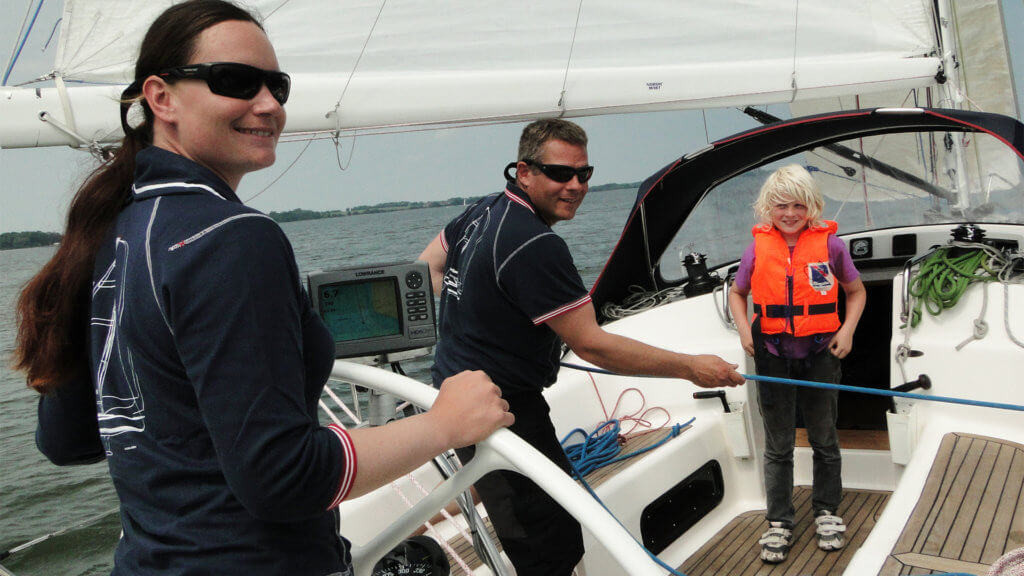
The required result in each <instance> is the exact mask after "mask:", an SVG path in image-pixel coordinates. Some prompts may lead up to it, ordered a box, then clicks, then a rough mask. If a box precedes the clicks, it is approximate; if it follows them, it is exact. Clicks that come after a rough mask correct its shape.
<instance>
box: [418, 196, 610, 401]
mask: <svg viewBox="0 0 1024 576" xmlns="http://www.w3.org/2000/svg"><path fill="white" fill-rule="evenodd" d="M440 239H441V245H442V247H443V248H444V249H445V251H446V252H447V258H446V261H445V271H444V281H443V286H442V290H441V312H440V321H439V323H438V324H439V339H438V344H437V347H436V348H435V351H434V367H433V369H432V370H431V374H432V376H433V381H434V385H435V386H440V384H441V382H442V381H443V380H444V379H445V378H447V377H449V376H452V375H453V374H457V373H459V372H461V371H463V370H483V371H484V372H486V373H487V374H488V375H489V376H490V377H491V379H492V380H494V382H495V383H497V384H498V385H499V386H500V387H501V388H502V391H503V393H504V394H506V395H510V394H514V393H517V392H537V391H540V390H541V389H542V388H544V387H547V386H550V385H551V384H552V383H554V381H555V376H556V374H557V372H558V360H559V357H560V356H561V340H560V339H559V338H558V335H557V334H555V332H554V331H553V330H551V328H549V327H548V326H547V325H546V324H545V322H547V321H548V320H550V319H551V318H555V317H557V316H559V315H561V314H564V313H566V312H568V311H570V310H573V309H576V308H578V307H580V306H583V305H585V304H586V303H587V302H590V295H589V294H588V293H587V290H586V288H584V286H583V280H582V279H581V278H580V275H579V273H578V272H577V270H576V266H575V264H573V260H572V255H571V254H570V253H569V247H568V246H567V245H566V243H565V240H563V239H562V238H561V237H560V236H558V235H557V234H555V233H554V232H553V231H552V230H551V227H550V226H548V225H547V224H546V223H545V222H544V221H543V220H542V219H541V218H540V216H539V215H538V214H537V211H536V208H535V207H534V206H533V204H532V203H531V202H530V198H529V196H528V195H527V194H526V193H525V192H524V191H522V190H520V189H519V188H518V187H517V186H515V185H514V184H512V183H509V184H508V187H507V188H506V189H505V191H504V192H501V193H498V194H492V195H490V196H487V197H484V198H483V199H481V200H480V201H478V202H477V203H476V204H474V205H473V206H470V207H469V208H467V209H466V211H465V212H463V213H462V214H461V215H460V216H458V217H457V218H455V219H454V220H452V221H451V222H450V223H449V224H448V225H447V226H446V227H445V228H444V230H443V231H442V232H441V236H440Z"/></svg>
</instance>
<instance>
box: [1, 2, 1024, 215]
mask: <svg viewBox="0 0 1024 576" xmlns="http://www.w3.org/2000/svg"><path fill="white" fill-rule="evenodd" d="M41 1H43V0H3V7H4V8H5V10H4V12H5V17H4V18H3V19H2V21H0V74H2V72H3V71H4V70H6V68H7V63H8V61H9V60H10V57H11V55H12V54H13V53H14V51H15V48H16V43H17V36H18V32H19V30H20V27H21V23H22V18H23V16H24V14H25V12H26V11H27V10H28V7H29V6H31V7H32V8H33V9H34V8H35V7H36V6H37V5H38V3H39V2H41ZM1003 3H1004V16H1005V19H1006V22H1007V23H1008V24H1007V25H1008V28H1009V29H1010V30H1009V42H1010V47H1011V58H1012V60H1013V64H1014V67H1015V83H1016V86H1017V98H1018V108H1020V109H1024V0H1003ZM60 8H61V3H60V2H57V1H55V0H50V1H49V2H45V3H44V4H43V8H42V11H41V13H40V15H39V18H38V20H37V22H36V25H35V27H34V28H33V32H32V35H31V36H30V37H29V40H28V42H27V43H26V45H25V47H24V49H23V50H22V53H21V55H20V57H19V58H18V60H17V64H16V66H15V68H14V70H13V71H12V74H11V77H10V79H9V80H8V84H11V85H14V84H18V83H21V82H25V81H28V80H30V79H31V78H32V77H33V76H36V75H38V74H40V73H42V72H45V71H49V70H50V69H51V68H52V63H53V57H54V56H53V51H54V48H53V46H52V44H53V43H52V42H51V46H50V47H49V48H45V49H44V45H45V44H46V41H47V38H48V36H49V34H50V31H51V29H52V28H53V26H54V24H55V23H56V22H57V20H58V19H59V17H60ZM784 110H785V108H782V109H781V110H773V109H771V108H770V109H769V111H771V112H773V113H775V114H776V115H779V116H784V115H786V113H785V112H784ZM574 121H575V122H577V123H578V124H580V125H581V126H582V127H583V128H584V129H586V131H587V134H588V136H589V139H590V144H589V146H588V151H589V157H590V163H591V164H593V165H594V166H595V167H596V170H595V172H594V177H593V180H592V181H591V182H592V184H594V185H599V184H605V183H609V182H638V181H641V180H643V179H645V178H646V177H647V176H649V175H651V174H652V173H654V172H655V171H657V170H658V169H660V168H661V167H663V166H665V165H667V164H668V163H670V162H672V161H673V160H675V159H677V158H679V157H680V156H682V155H684V154H687V153H689V152H691V151H693V150H695V149H698V148H700V147H702V146H704V145H705V144H706V143H707V142H708V141H709V140H716V139H718V138H721V137H724V136H727V135H729V134H732V133H734V132H737V131H740V130H744V129H747V128H750V127H752V126H754V125H755V122H754V121H753V120H751V119H749V118H747V117H746V116H745V115H743V114H742V113H741V112H739V111H738V110H734V109H724V110H709V111H707V112H706V113H705V112H701V111H699V110H690V111H678V112H655V113H646V114H628V115H614V116H596V117H589V118H579V119H574ZM523 125H524V124H523V123H514V124H504V125H497V126H485V127H474V128H458V129H446V130H430V131H421V132H412V133H404V134H391V135H379V136H360V137H358V138H357V139H355V140H352V139H347V140H346V139H343V140H342V141H341V148H340V150H336V149H335V146H334V144H333V142H331V141H330V140H319V141H314V142H312V143H309V146H308V148H306V144H307V143H305V142H298V143H282V144H280V145H279V146H278V150H277V162H276V163H275V165H274V166H271V167H270V168H267V169H264V170H261V171H259V172H255V173H252V174H249V175H247V176H246V177H245V178H244V179H243V180H242V184H241V186H240V187H239V189H238V194H239V197H240V198H241V199H242V200H243V201H245V202H246V204H249V205H251V206H253V207H255V208H257V209H259V210H262V211H264V212H270V211H286V210H291V209H295V208H302V209H306V210H338V209H345V208H350V207H353V206H358V205H363V204H377V203H380V202H392V201H403V200H410V201H411V200H417V201H422V200H444V199H447V198H451V197H456V196H479V195H482V194H488V193H491V192H495V191H497V190H499V189H500V188H501V187H502V186H504V179H503V178H502V176H501V173H502V170H503V168H504V167H505V165H506V164H508V163H509V162H511V161H512V160H515V155H516V148H517V145H518V140H519V133H520V131H521V130H522V127H523ZM304 149H305V150H304ZM303 150H304V151H303ZM93 166H95V163H94V161H93V159H92V157H91V156H89V154H86V153H83V152H80V151H75V150H72V149H70V148H66V147H58V148H39V149H16V150H0V233H2V232H15V231H27V230H43V231H48V232H58V231H61V230H62V228H63V222H64V218H65V216H66V208H67V205H68V203H69V202H70V199H71V197H72V196H73V193H74V189H75V187H76V186H77V184H78V183H79V182H80V180H81V178H82V177H83V176H84V175H85V174H87V173H88V171H89V170H91V169H92V167H93ZM341 166H345V168H344V169H342V168H341Z"/></svg>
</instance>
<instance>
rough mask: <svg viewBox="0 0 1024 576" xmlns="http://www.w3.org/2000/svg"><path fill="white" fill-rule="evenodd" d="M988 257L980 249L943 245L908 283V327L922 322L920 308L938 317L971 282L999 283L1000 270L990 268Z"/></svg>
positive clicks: (926, 259)
mask: <svg viewBox="0 0 1024 576" xmlns="http://www.w3.org/2000/svg"><path fill="white" fill-rule="evenodd" d="M990 258H991V256H990V255H989V254H988V253H987V252H985V250H982V249H980V248H962V247H956V246H943V247H941V248H938V249H936V250H935V251H934V252H932V253H931V254H930V255H929V256H928V257H927V258H925V260H924V261H923V262H921V268H920V270H918V272H917V274H916V275H915V276H914V278H913V279H912V280H911V281H910V295H911V296H913V297H914V306H913V308H912V310H911V316H910V326H911V327H915V326H917V325H918V323H920V322H921V308H922V306H923V307H924V309H925V310H927V311H928V313H929V314H931V315H932V316H938V315H939V314H940V313H941V312H942V311H943V310H946V309H948V308H952V307H953V306H955V305H956V303H957V302H958V301H959V300H960V297H961V296H963V294H964V292H965V291H966V290H967V287H968V286H969V285H970V284H971V282H993V281H996V280H998V279H999V270H995V269H993V268H992V267H991V266H990V262H989V260H990Z"/></svg>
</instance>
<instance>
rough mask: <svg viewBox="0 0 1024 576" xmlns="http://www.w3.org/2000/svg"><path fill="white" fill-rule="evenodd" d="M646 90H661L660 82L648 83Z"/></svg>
mask: <svg viewBox="0 0 1024 576" xmlns="http://www.w3.org/2000/svg"><path fill="white" fill-rule="evenodd" d="M647 89H648V90H661V82H648V83H647Z"/></svg>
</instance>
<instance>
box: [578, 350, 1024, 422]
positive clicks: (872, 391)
mask: <svg viewBox="0 0 1024 576" xmlns="http://www.w3.org/2000/svg"><path fill="white" fill-rule="evenodd" d="M560 364H561V365H562V366H564V367H566V368H572V369H574V370H583V371H584V372H594V373H597V374H609V375H611V376H621V374H616V373H615V372H611V371H609V370H604V369H601V368H593V367H590V366H581V365H579V364H572V363H569V362H560ZM740 376H743V377H744V378H746V379H747V380H758V381H761V382H775V383H779V384H791V385H794V386H807V387H809V388H826V389H832V390H843V391H846V392H856V393H859V394H873V395H875V396H893V397H897V398H912V399H915V400H928V401H930V402H946V403H949V404H965V405H967V406H981V407H983V408H998V409H1000V410H1016V411H1017V412H1024V406H1021V405H1019V404H1006V403H1003V402H986V401H983V400H971V399H970V398H950V397H948V396H931V395H928V394H915V393H913V392H900V391H899V390H880V389H878V388H861V387H860V386H847V385H846V384H829V383H826V382H814V381H812V380H796V379H793V378H778V377H775V376H760V375H758V374H740Z"/></svg>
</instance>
